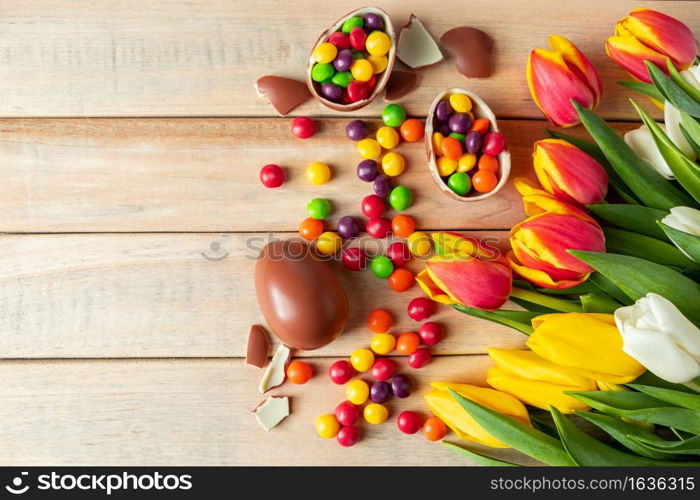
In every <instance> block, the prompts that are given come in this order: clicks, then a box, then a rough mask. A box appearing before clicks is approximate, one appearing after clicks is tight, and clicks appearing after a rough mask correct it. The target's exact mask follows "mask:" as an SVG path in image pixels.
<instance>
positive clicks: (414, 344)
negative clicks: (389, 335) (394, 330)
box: [396, 332, 420, 356]
mask: <svg viewBox="0 0 700 500" xmlns="http://www.w3.org/2000/svg"><path fill="white" fill-rule="evenodd" d="M419 346H420V337H419V336H418V334H417V333H414V332H406V333H402V334H401V335H399V338H397V339H396V350H397V351H398V353H399V354H405V355H406V356H408V355H410V354H413V353H414V352H416V351H417V350H418V347H419Z"/></svg>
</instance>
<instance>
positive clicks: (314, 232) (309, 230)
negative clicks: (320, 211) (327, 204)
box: [299, 217, 323, 241]
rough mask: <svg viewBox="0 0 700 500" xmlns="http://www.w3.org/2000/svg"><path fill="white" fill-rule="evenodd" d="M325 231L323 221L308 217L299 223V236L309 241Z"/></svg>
mask: <svg viewBox="0 0 700 500" xmlns="http://www.w3.org/2000/svg"><path fill="white" fill-rule="evenodd" d="M321 233H323V222H322V221H320V220H318V219H314V218H313V217H307V218H306V219H304V220H303V221H302V222H301V224H299V236H301V237H302V238H304V239H305V240H307V241H313V240H315V239H316V238H318V237H319V236H321Z"/></svg>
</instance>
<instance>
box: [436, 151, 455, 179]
mask: <svg viewBox="0 0 700 500" xmlns="http://www.w3.org/2000/svg"><path fill="white" fill-rule="evenodd" d="M437 169H438V173H439V174H440V177H447V176H448V175H452V173H454V171H455V170H457V162H456V161H455V160H452V159H450V158H448V157H447V156H440V157H439V158H438V159H437Z"/></svg>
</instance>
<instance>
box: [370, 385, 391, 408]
mask: <svg viewBox="0 0 700 500" xmlns="http://www.w3.org/2000/svg"><path fill="white" fill-rule="evenodd" d="M390 397H391V385H389V384H388V383H387V382H375V383H373V384H372V387H370V389H369V399H371V400H372V401H374V402H375V403H384V402H386V401H388V400H389V398H390Z"/></svg>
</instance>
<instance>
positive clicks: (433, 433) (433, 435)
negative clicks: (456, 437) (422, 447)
mask: <svg viewBox="0 0 700 500" xmlns="http://www.w3.org/2000/svg"><path fill="white" fill-rule="evenodd" d="M446 433H447V427H446V426H445V422H443V421H442V420H440V419H439V418H438V417H430V418H429V419H428V420H426V421H425V424H423V435H424V436H425V437H426V439H427V440H428V441H440V440H441V439H442V438H444V437H445V434H446Z"/></svg>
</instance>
